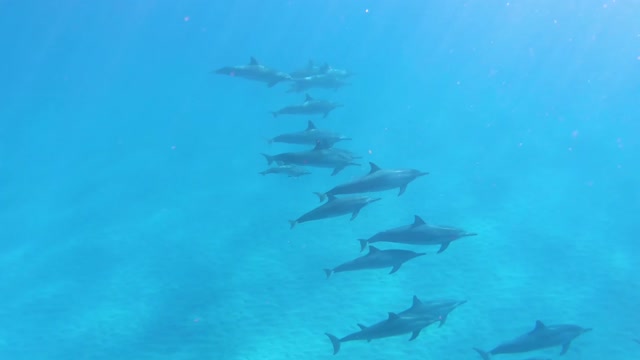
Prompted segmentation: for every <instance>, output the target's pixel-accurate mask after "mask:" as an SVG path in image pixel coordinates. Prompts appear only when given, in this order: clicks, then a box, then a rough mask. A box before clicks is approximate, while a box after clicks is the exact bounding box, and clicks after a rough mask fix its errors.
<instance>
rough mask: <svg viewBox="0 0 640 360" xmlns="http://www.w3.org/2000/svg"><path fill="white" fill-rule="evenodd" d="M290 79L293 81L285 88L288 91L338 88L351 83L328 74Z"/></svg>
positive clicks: (297, 91) (298, 91)
mask: <svg viewBox="0 0 640 360" xmlns="http://www.w3.org/2000/svg"><path fill="white" fill-rule="evenodd" d="M292 81H293V83H292V84H291V86H290V87H289V90H287V92H288V93H293V92H296V93H300V92H304V91H307V90H309V89H313V88H320V89H330V90H338V89H340V88H341V87H343V86H346V85H351V84H350V83H348V82H346V81H344V80H342V79H341V78H339V77H336V76H333V75H328V74H319V75H312V76H306V77H303V78H293V79H292Z"/></svg>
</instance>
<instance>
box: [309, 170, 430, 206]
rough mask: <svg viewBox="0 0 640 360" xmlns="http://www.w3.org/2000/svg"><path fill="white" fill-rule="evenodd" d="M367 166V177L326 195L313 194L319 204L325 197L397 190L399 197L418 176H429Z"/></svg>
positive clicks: (336, 188) (418, 172)
mask: <svg viewBox="0 0 640 360" xmlns="http://www.w3.org/2000/svg"><path fill="white" fill-rule="evenodd" d="M369 166H370V167H371V170H369V173H368V174H367V175H365V176H363V177H361V178H359V179H356V180H353V181H350V182H348V183H346V184H342V185H338V186H336V187H334V188H333V189H331V190H329V191H327V192H326V193H319V192H317V193H315V194H316V195H318V198H320V202H322V201H324V198H325V197H326V196H327V195H343V194H358V193H366V192H376V191H385V190H390V189H394V188H399V189H400V191H398V196H400V195H402V194H404V192H405V191H406V190H407V185H409V183H410V182H412V181H413V180H415V179H417V178H419V177H420V176H424V175H428V174H429V173H428V172H422V171H419V170H414V169H380V167H379V166H378V165H376V164H374V163H372V162H370V163H369Z"/></svg>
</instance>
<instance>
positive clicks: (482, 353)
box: [338, 347, 491, 360]
mask: <svg viewBox="0 0 640 360" xmlns="http://www.w3.org/2000/svg"><path fill="white" fill-rule="evenodd" d="M338 348H339V347H338ZM473 350H475V351H476V352H477V353H478V354H480V356H481V357H482V359H483V360H490V359H491V355H490V354H489V353H488V352H486V351H484V350H480V349H478V348H473Z"/></svg>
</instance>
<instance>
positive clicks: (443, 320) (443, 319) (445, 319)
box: [438, 315, 447, 327]
mask: <svg viewBox="0 0 640 360" xmlns="http://www.w3.org/2000/svg"><path fill="white" fill-rule="evenodd" d="M446 322H447V315H444V316H441V317H440V325H438V327H442V325H444V323H446Z"/></svg>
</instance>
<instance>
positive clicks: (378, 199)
mask: <svg viewBox="0 0 640 360" xmlns="http://www.w3.org/2000/svg"><path fill="white" fill-rule="evenodd" d="M380 200H382V198H373V199H370V200H369V203H373V202H376V201H380Z"/></svg>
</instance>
